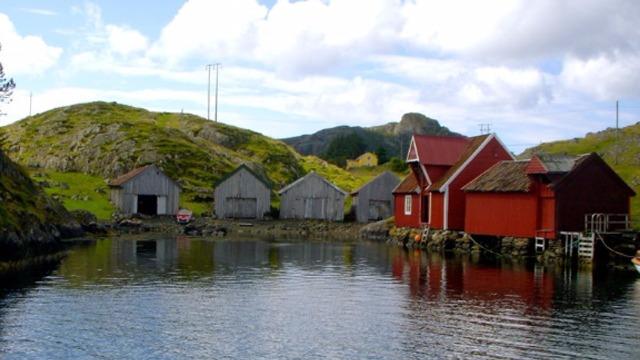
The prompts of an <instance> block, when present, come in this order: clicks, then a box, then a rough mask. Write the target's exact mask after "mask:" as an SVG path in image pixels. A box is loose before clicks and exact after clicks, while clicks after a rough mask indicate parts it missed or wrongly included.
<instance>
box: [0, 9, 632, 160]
mask: <svg viewBox="0 0 640 360" xmlns="http://www.w3.org/2000/svg"><path fill="white" fill-rule="evenodd" d="M637 19H640V2H637V1H622V0H621V1H606V0H603V1H594V0H580V1H577V0H574V1H563V2H558V1H555V0H539V1H535V2H530V1H516V0H513V1H509V0H485V1H462V0H452V1H446V2H443V1H433V0H411V1H401V0H397V1H396V0H324V1H320V0H304V1H295V2H294V1H286V0H285V1H263V2H260V1H256V0H233V1H231V0H228V1H221V0H189V1H28V0H27V1H25V0H20V1H13V0H0V44H2V50H1V51H0V62H2V64H3V65H4V67H5V72H6V73H7V74H8V75H9V76H10V77H13V78H14V79H15V81H16V83H17V85H18V87H17V89H16V91H15V94H14V97H13V101H12V102H11V103H10V104H0V106H1V107H0V109H1V111H2V112H3V113H6V115H4V116H2V117H0V124H8V123H11V122H14V121H16V120H19V119H21V118H23V117H25V116H26V115H28V112H29V93H33V103H32V104H33V113H38V112H41V111H45V110H48V109H51V108H54V107H58V106H64V105H70V104H74V103H78V102H87V101H93V100H105V101H117V102H120V103H124V104H129V105H133V106H139V107H144V108H148V109H151V110H162V111H181V110H184V111H185V112H190V113H195V114H198V115H202V116H206V111H207V109H206V104H207V98H206V96H207V95H206V94H207V73H206V70H205V64H207V63H211V62H220V63H222V67H221V69H220V99H219V116H218V118H219V120H220V121H222V122H224V123H228V124H232V125H236V126H240V127H244V128H250V129H252V130H255V131H259V132H261V133H264V134H266V135H269V136H272V137H287V136H294V135H300V134H303V133H310V132H313V131H316V130H319V129H322V128H326V127H331V126H336V125H343V124H347V125H360V126H372V125H379V124H383V123H387V122H390V121H398V120H399V119H400V117H401V116H402V114H403V113H406V112H421V113H424V114H425V115H427V116H430V117H433V118H436V119H438V120H439V121H440V122H441V123H442V124H443V125H445V126H448V127H449V128H451V129H452V130H455V131H458V132H461V133H463V134H466V135H476V134H478V133H479V129H480V128H479V124H481V123H490V124H491V126H492V130H493V131H495V132H496V133H497V134H498V135H499V136H500V137H501V138H502V139H503V140H504V142H505V143H506V144H507V145H508V146H509V147H510V148H511V149H512V150H513V151H515V152H519V151H521V150H522V149H524V148H525V147H527V146H532V145H535V144H537V143H540V142H542V141H549V140H555V139H565V138H572V137H578V136H583V135H584V134H585V133H587V132H591V131H598V130H602V129H604V128H607V127H610V126H614V125H615V100H617V99H619V100H620V101H621V107H620V109H621V116H620V123H621V124H622V125H628V124H633V123H636V122H638V121H639V120H640V119H639V116H638V112H639V111H640V102H639V101H638V100H639V99H638V98H639V97H640V27H638V26H637V24H636V22H637Z"/></svg>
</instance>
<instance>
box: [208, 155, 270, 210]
mask: <svg viewBox="0 0 640 360" xmlns="http://www.w3.org/2000/svg"><path fill="white" fill-rule="evenodd" d="M214 199H215V203H214V210H215V213H216V216H218V218H220V219H263V218H264V215H265V213H267V212H269V209H270V208H271V185H269V183H268V182H267V181H266V180H265V179H264V178H262V177H261V176H259V175H257V174H256V173H255V172H253V171H252V170H251V169H250V168H249V167H248V166H247V165H245V164H242V165H240V166H239V167H238V168H236V169H235V170H234V171H232V172H231V173H229V174H228V175H227V176H225V177H224V178H223V179H222V180H220V181H219V182H218V184H217V185H216V189H215V193H214Z"/></svg>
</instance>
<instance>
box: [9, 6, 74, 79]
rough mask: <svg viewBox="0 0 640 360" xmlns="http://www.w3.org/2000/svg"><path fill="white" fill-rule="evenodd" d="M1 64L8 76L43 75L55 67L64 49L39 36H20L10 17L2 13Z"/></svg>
mask: <svg viewBox="0 0 640 360" xmlns="http://www.w3.org/2000/svg"><path fill="white" fill-rule="evenodd" d="M0 45H2V49H1V50H0V62H1V63H2V65H3V66H4V68H5V73H6V74H7V76H9V77H12V76H15V75H22V74H27V75H34V74H41V73H43V72H44V71H46V70H48V69H49V68H51V67H52V66H54V65H55V64H56V63H57V62H58V59H59V58H60V55H61V54H62V49H61V48H58V47H55V46H50V45H47V44H46V43H45V41H44V40H43V39H42V38H41V37H39V36H33V35H26V36H22V35H20V34H18V32H17V30H16V28H15V27H14V25H13V23H12V22H11V20H10V19H9V17H8V16H7V15H5V14H2V13H0Z"/></svg>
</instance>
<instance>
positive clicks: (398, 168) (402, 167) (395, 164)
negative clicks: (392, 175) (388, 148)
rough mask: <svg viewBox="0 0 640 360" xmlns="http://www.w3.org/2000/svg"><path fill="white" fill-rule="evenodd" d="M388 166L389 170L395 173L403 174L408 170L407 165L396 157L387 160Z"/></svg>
mask: <svg viewBox="0 0 640 360" xmlns="http://www.w3.org/2000/svg"><path fill="white" fill-rule="evenodd" d="M389 165H390V168H391V170H392V171H395V172H404V171H406V170H407V169H408V165H407V163H406V162H404V161H402V160H400V159H399V158H397V157H393V158H391V160H389Z"/></svg>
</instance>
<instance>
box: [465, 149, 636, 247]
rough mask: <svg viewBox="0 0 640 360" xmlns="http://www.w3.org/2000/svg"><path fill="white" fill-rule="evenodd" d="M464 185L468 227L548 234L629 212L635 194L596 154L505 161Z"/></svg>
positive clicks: (472, 231) (523, 234)
mask: <svg viewBox="0 0 640 360" xmlns="http://www.w3.org/2000/svg"><path fill="white" fill-rule="evenodd" d="M463 189H464V191H465V195H466V209H467V212H466V216H465V227H464V228H465V231H466V232H468V233H470V234H476V235H492V236H516V237H528V238H533V237H544V238H547V239H555V238H557V236H558V235H559V232H561V231H571V232H575V231H584V230H585V229H584V216H585V215H586V214H593V213H605V214H629V209H630V200H631V197H632V196H634V195H635V192H634V191H633V190H632V189H631V188H630V187H629V186H628V185H627V184H626V183H625V182H624V180H622V179H621V178H620V176H618V175H617V174H616V173H615V172H614V171H613V170H612V169H611V168H610V167H609V166H608V165H607V164H606V163H605V162H604V160H602V158H601V157H600V156H598V154H596V153H592V154H588V155H582V156H578V157H571V156H566V155H536V156H534V157H533V158H532V159H530V160H522V161H503V162H500V163H498V164H496V165H494V166H493V167H491V168H490V169H489V170H487V171H486V172H485V173H483V174H482V175H480V176H478V177H477V178H475V179H474V180H473V181H471V182H470V183H468V184H467V185H466V186H464V188H463Z"/></svg>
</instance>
